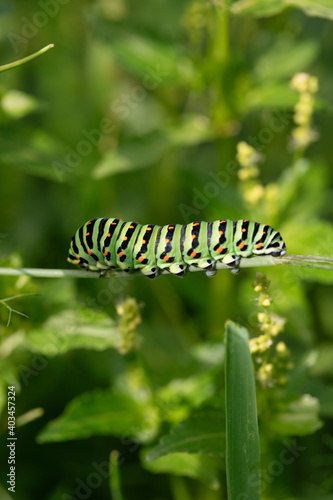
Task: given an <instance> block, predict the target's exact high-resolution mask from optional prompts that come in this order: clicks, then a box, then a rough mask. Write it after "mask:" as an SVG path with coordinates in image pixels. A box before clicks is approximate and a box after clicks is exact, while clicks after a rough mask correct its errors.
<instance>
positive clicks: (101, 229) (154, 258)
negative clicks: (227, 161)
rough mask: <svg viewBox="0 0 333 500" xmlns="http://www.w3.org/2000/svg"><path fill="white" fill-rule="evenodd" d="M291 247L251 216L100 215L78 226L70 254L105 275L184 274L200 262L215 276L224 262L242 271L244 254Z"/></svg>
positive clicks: (272, 252)
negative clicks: (141, 220)
mask: <svg viewBox="0 0 333 500" xmlns="http://www.w3.org/2000/svg"><path fill="white" fill-rule="evenodd" d="M285 253H286V245H285V243H284V241H283V239H282V238H281V236H280V233H279V232H277V231H275V229H273V228H272V227H271V226H268V225H267V224H260V223H258V222H252V221H249V220H238V221H235V222H234V221H231V220H228V219H223V220H217V221H214V222H192V223H190V224H187V225H185V226H183V225H181V224H168V225H166V226H162V227H161V226H156V225H153V224H145V225H142V224H138V223H137V222H124V221H123V220H121V219H105V218H97V219H93V220H90V221H89V222H87V223H86V224H84V226H82V227H80V228H79V229H78V230H77V232H76V234H75V235H74V236H73V238H72V242H71V245H70V249H69V255H68V259H67V260H68V261H69V262H71V263H72V264H75V265H78V266H80V267H82V268H85V269H88V270H90V271H99V272H101V275H102V274H103V273H104V272H106V271H108V270H110V269H118V270H122V271H125V272H131V271H139V272H141V273H142V274H143V275H145V276H147V277H148V278H156V276H158V275H159V274H161V272H162V271H164V272H165V271H166V272H169V273H171V274H174V275H176V276H184V275H185V274H186V273H187V272H188V271H191V270H194V269H195V268H200V269H203V270H205V272H206V275H207V276H213V275H214V274H215V273H216V270H217V268H218V266H219V263H223V264H226V265H227V266H228V267H230V269H231V271H232V272H233V273H237V272H238V266H239V262H240V259H241V258H249V257H252V256H254V255H272V256H273V257H279V256H281V255H284V254H285Z"/></svg>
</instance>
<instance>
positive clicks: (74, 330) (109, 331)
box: [26, 308, 119, 356]
mask: <svg viewBox="0 0 333 500" xmlns="http://www.w3.org/2000/svg"><path fill="white" fill-rule="evenodd" d="M118 341H119V332H118V326H117V324H116V323H115V322H114V321H112V319H110V318H109V316H107V315H106V314H105V313H103V312H99V311H94V310H92V309H85V308H81V309H79V310H65V311H62V312H60V313H58V314H55V315H54V316H51V317H50V318H49V319H48V320H47V322H46V323H45V324H44V325H43V326H42V327H41V328H38V329H35V330H31V331H29V332H27V334H26V344H27V346H28V347H29V349H31V350H32V351H34V352H39V353H42V354H45V355H46V356H56V355H59V354H62V353H64V352H67V351H70V350H72V349H96V350H99V351H101V350H104V349H107V348H108V347H113V346H115V345H116V344H117V342H118Z"/></svg>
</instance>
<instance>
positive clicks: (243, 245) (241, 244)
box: [238, 241, 245, 249]
mask: <svg viewBox="0 0 333 500" xmlns="http://www.w3.org/2000/svg"><path fill="white" fill-rule="evenodd" d="M244 247H245V243H244V241H242V242H241V243H240V244H239V245H238V248H240V249H242V248H244Z"/></svg>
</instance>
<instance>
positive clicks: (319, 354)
mask: <svg viewBox="0 0 333 500" xmlns="http://www.w3.org/2000/svg"><path fill="white" fill-rule="evenodd" d="M332 359H333V345H332V343H329V342H323V343H321V344H320V345H319V346H318V347H316V351H315V361H314V363H313V365H312V366H311V369H310V373H311V376H312V377H327V378H332V376H333V363H332Z"/></svg>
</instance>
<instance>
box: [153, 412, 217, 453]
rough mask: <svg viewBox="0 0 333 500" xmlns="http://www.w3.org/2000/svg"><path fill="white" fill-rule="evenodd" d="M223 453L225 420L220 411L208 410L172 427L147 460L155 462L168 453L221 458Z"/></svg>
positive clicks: (194, 414)
mask: <svg viewBox="0 0 333 500" xmlns="http://www.w3.org/2000/svg"><path fill="white" fill-rule="evenodd" d="M224 451H225V420H224V413H223V412H222V411H221V410H217V409H213V408H209V409H204V410H198V411H197V412H194V413H193V414H192V415H191V416H190V417H189V418H188V419H187V420H184V422H182V423H180V424H179V425H177V426H176V427H174V428H173V429H172V430H171V432H170V433H169V434H166V435H165V436H164V437H162V439H161V441H160V443H159V444H158V445H157V446H155V447H154V448H152V449H151V450H150V452H149V453H148V455H147V460H149V461H150V460H156V459H157V458H159V457H162V456H163V455H168V454H169V453H178V452H187V453H206V454H208V455H216V456H223V455H224Z"/></svg>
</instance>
